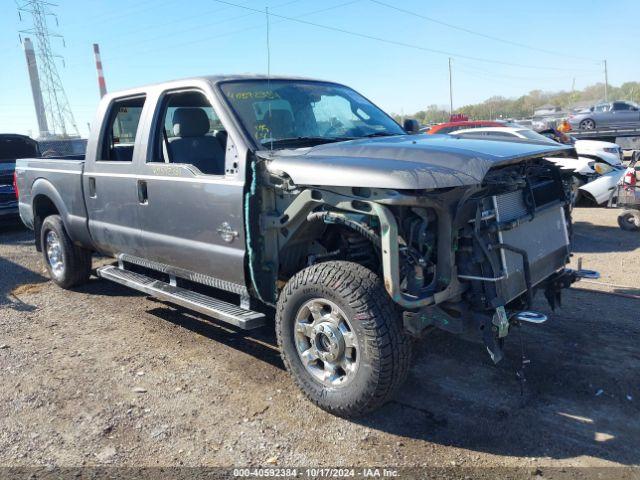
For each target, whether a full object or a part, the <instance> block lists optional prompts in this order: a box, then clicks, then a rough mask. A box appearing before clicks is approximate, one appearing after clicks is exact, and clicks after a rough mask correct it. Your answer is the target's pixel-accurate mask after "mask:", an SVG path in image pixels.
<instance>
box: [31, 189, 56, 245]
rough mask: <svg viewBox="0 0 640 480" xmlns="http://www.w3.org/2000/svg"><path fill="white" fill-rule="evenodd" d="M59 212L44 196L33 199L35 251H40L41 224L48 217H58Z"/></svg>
mask: <svg viewBox="0 0 640 480" xmlns="http://www.w3.org/2000/svg"><path fill="white" fill-rule="evenodd" d="M59 214H60V212H59V211H58V208H57V207H56V206H55V204H54V203H53V201H52V200H51V199H50V198H49V197H47V196H46V195H37V196H36V198H34V199H33V232H34V237H35V241H36V249H37V250H38V251H41V250H42V249H41V246H40V241H39V240H40V231H41V229H42V222H44V219H45V218H47V217H48V216H50V215H59Z"/></svg>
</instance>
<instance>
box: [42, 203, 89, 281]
mask: <svg viewBox="0 0 640 480" xmlns="http://www.w3.org/2000/svg"><path fill="white" fill-rule="evenodd" d="M40 242H41V243H40V245H41V246H42V253H43V256H44V261H45V265H46V267H47V271H48V272H49V276H50V277H51V280H53V281H54V282H55V283H56V284H57V285H58V286H60V287H62V288H71V287H74V286H76V285H80V284H82V283H85V282H86V281H87V280H88V279H89V274H90V272H91V252H90V251H89V250H86V249H84V248H82V247H79V246H77V245H75V244H74V243H73V242H72V241H71V239H70V238H69V235H67V231H66V230H65V228H64V224H63V223H62V219H61V218H60V216H59V215H50V216H48V217H47V218H45V219H44V222H42V228H41V229H40Z"/></svg>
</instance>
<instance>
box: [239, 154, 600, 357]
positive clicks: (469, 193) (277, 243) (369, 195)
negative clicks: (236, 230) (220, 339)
mask: <svg viewBox="0 0 640 480" xmlns="http://www.w3.org/2000/svg"><path fill="white" fill-rule="evenodd" d="M264 160H266V163H264V164H262V163H261V172H262V174H261V181H260V182H259V184H261V185H262V186H267V185H268V186H269V188H267V189H262V190H261V192H262V193H261V194H260V195H256V199H257V197H258V196H259V197H260V200H259V201H258V202H257V203H256V204H255V206H254V208H255V207H258V208H259V209H260V211H261V212H262V214H261V216H260V222H259V225H256V232H255V233H254V235H253V236H254V237H257V236H258V228H259V232H261V233H260V235H259V236H260V243H258V242H256V243H255V244H253V245H252V247H253V248H252V256H253V257H254V260H253V262H254V264H253V268H254V270H255V271H261V277H260V278H262V279H263V281H262V282H258V284H257V285H256V289H260V288H262V290H261V291H262V292H264V293H265V295H263V297H265V298H269V296H270V292H269V289H268V285H275V284H277V283H279V282H280V284H282V282H286V281H287V279H288V278H290V276H291V275H292V274H294V273H295V272H296V271H299V269H301V268H304V267H306V266H308V265H311V264H313V263H315V262H319V261H326V260H333V259H342V260H350V261H356V262H359V263H363V264H366V266H367V267H368V268H371V269H372V270H374V271H377V272H378V273H379V274H380V275H381V277H382V278H383V280H384V286H385V289H386V290H387V292H388V294H389V296H390V297H391V298H392V299H393V300H394V302H396V303H397V304H398V305H399V306H400V307H401V309H402V310H403V321H404V326H405V330H407V331H408V332H409V333H410V334H412V335H415V336H421V335H422V334H423V333H424V332H426V331H428V330H429V329H431V328H434V327H435V328H440V329H443V330H446V331H449V332H452V333H457V334H467V333H474V332H475V333H476V334H479V335H480V336H481V338H482V339H483V341H484V344H485V346H486V347H487V350H488V352H489V354H490V356H491V358H492V359H493V360H494V361H495V362H498V361H500V359H501V358H502V356H503V354H502V350H501V344H502V341H503V339H504V338H505V337H506V336H507V335H508V334H509V331H510V328H511V326H512V325H514V324H516V323H519V322H529V323H542V322H544V321H545V320H546V316H544V315H543V314H540V313H536V312H532V311H531V308H532V303H533V298H534V296H535V294H536V292H537V291H539V290H542V291H543V292H544V295H545V297H546V298H547V300H548V301H549V304H550V305H551V307H552V308H555V306H556V305H559V304H560V301H561V298H560V296H561V290H562V289H563V288H567V287H569V286H570V285H571V284H572V283H573V282H575V281H576V280H577V279H579V278H580V277H583V276H590V277H593V276H594V275H596V274H595V272H586V271H581V270H580V271H573V270H569V269H567V268H566V265H567V264H568V263H569V260H570V256H571V252H570V237H571V217H570V215H571V209H570V199H569V197H568V196H567V194H566V189H565V188H564V185H563V179H562V178H561V172H560V170H559V169H558V168H557V167H555V166H554V165H553V164H551V163H550V162H548V161H546V160H544V159H543V158H541V157H535V158H531V157H529V158H528V159H524V160H521V161H514V162H512V163H508V164H506V165H504V164H503V165H500V166H497V167H494V168H491V169H490V170H489V171H488V172H487V174H486V175H485V176H484V178H483V180H482V182H481V183H480V184H479V185H463V186H459V187H455V186H453V187H448V188H436V189H417V190H409V189H405V190H396V189H384V188H369V187H330V186H300V185H296V184H295V183H294V182H293V180H292V179H291V178H290V177H289V176H288V175H287V174H286V173H285V172H283V171H280V170H277V169H275V168H273V165H270V164H269V159H268V158H264ZM262 167H264V168H262ZM270 167H271V168H270ZM256 174H257V175H259V176H260V173H259V172H258V173H256ZM256 199H254V200H256ZM336 232H350V234H351V236H349V237H348V239H349V240H348V241H347V242H345V241H342V242H340V241H335V237H336ZM338 236H340V235H338ZM343 237H345V238H346V237H347V236H346V235H343ZM354 237H355V238H356V239H355V240H354ZM358 239H360V240H361V241H362V242H363V243H364V244H369V245H370V246H371V247H372V248H370V249H367V248H363V247H362V243H358V242H359V240H358ZM342 240H344V238H343V239H342ZM354 247H355V248H354ZM354 251H356V252H355V254H354ZM274 252H280V253H279V254H278V255H275V254H274ZM261 285H262V287H261ZM265 286H267V287H265ZM276 296H277V293H274V295H272V296H271V297H270V298H272V299H273V301H275V298H276ZM267 301H268V300H267Z"/></svg>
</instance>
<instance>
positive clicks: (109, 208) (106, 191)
mask: <svg viewBox="0 0 640 480" xmlns="http://www.w3.org/2000/svg"><path fill="white" fill-rule="evenodd" d="M144 105H145V96H143V95H140V96H134V97H128V98H120V99H115V100H114V101H113V102H112V103H111V104H110V106H109V107H108V110H107V112H106V113H105V115H104V119H105V120H104V122H103V124H102V127H101V128H102V131H101V132H100V135H99V138H98V141H97V142H96V143H95V144H91V145H89V147H88V150H87V153H88V156H87V163H86V166H85V174H84V175H83V189H84V196H85V202H86V205H87V211H88V216H89V230H90V232H91V236H92V238H93V241H94V243H95V244H96V246H97V247H98V248H99V249H100V250H101V251H103V252H105V253H109V254H113V255H117V254H120V253H128V254H131V255H142V254H143V247H142V239H141V237H140V226H139V219H138V209H139V205H140V204H139V201H138V188H137V181H136V166H135V163H136V162H135V159H136V157H137V156H138V155H140V153H141V151H144V145H141V144H140V138H139V137H140V135H139V132H138V130H139V129H138V127H139V125H140V124H141V122H140V119H141V116H142V113H143V109H144ZM89 149H95V150H92V151H90V150H89ZM92 154H95V160H94V161H91V160H90V157H91V155H92Z"/></svg>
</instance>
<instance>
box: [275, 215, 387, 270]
mask: <svg viewBox="0 0 640 480" xmlns="http://www.w3.org/2000/svg"><path fill="white" fill-rule="evenodd" d="M302 230H303V232H304V230H306V232H305V233H306V234H305V233H303V234H302V235H301V238H300V240H299V241H296V242H293V243H290V244H288V245H287V246H286V247H285V248H283V249H282V250H281V251H280V253H279V260H280V262H279V263H280V266H279V275H278V276H279V280H285V281H286V280H288V279H289V278H290V277H292V276H293V275H295V274H296V273H297V272H298V271H300V270H302V269H303V268H306V267H308V266H311V265H314V264H317V263H323V262H327V261H335V260H345V261H351V262H353V263H357V264H360V265H362V266H364V267H366V268H368V269H370V270H373V271H378V270H379V268H380V258H379V251H378V250H379V243H378V245H375V244H374V243H373V241H374V239H373V238H372V236H371V235H366V234H365V233H364V232H363V231H359V230H358V229H356V228H355V227H354V226H353V225H350V224H324V223H323V222H322V220H321V219H320V218H317V219H315V220H314V221H311V222H309V223H308V224H307V227H306V228H303V229H302Z"/></svg>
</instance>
